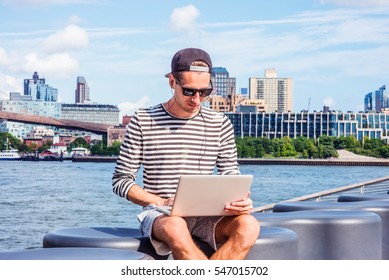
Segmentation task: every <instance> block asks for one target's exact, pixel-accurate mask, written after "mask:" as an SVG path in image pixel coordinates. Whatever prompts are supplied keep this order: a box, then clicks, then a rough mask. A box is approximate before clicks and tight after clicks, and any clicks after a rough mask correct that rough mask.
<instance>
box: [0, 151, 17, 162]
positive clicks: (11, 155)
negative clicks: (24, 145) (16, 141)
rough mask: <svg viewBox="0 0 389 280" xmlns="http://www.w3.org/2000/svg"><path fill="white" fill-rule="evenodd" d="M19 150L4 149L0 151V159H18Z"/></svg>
mask: <svg viewBox="0 0 389 280" xmlns="http://www.w3.org/2000/svg"><path fill="white" fill-rule="evenodd" d="M20 159H21V157H20V154H19V151H18V150H16V149H6V150H2V151H1V152H0V160H20Z"/></svg>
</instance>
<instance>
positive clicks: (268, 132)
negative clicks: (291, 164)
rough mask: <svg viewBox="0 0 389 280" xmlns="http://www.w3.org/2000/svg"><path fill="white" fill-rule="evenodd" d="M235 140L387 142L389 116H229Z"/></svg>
mask: <svg viewBox="0 0 389 280" xmlns="http://www.w3.org/2000/svg"><path fill="white" fill-rule="evenodd" d="M226 116H227V117H228V118H229V119H230V120H231V122H232V124H233V126H234V131H235V136H236V137H245V136H251V137H266V138H282V137H285V136H287V137H289V138H297V137H299V136H304V137H306V138H310V139H317V138H318V137H320V136H322V135H328V136H335V137H341V136H344V137H347V136H349V135H353V136H355V138H356V139H357V140H360V141H361V140H362V139H363V138H373V139H375V138H378V139H382V140H385V141H387V142H388V139H389V114H385V113H382V112H381V113H352V112H347V113H342V112H337V111H330V112H327V113H324V112H313V113H311V112H301V113H290V112H289V113H276V112H275V113H264V112H262V113H261V112H259V113H226Z"/></svg>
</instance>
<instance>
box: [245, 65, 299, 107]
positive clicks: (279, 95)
mask: <svg viewBox="0 0 389 280" xmlns="http://www.w3.org/2000/svg"><path fill="white" fill-rule="evenodd" d="M249 95H250V99H262V100H264V101H265V104H266V112H267V113H272V112H279V113H286V112H291V111H292V110H293V109H292V107H293V105H292V102H293V83H292V78H278V77H277V72H276V70H275V69H266V70H265V76H264V78H256V77H252V78H250V79H249Z"/></svg>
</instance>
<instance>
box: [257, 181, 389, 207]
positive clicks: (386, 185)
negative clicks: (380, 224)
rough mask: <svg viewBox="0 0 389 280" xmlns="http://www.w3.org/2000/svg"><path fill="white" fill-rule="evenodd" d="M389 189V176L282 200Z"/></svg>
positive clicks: (329, 198)
mask: <svg viewBox="0 0 389 280" xmlns="http://www.w3.org/2000/svg"><path fill="white" fill-rule="evenodd" d="M388 190H389V177H383V178H379V179H374V180H370V181H366V182H362V183H357V184H352V185H347V186H343V187H339V188H334V189H329V190H325V191H321V192H316V193H312V194H308V195H304V196H300V197H295V198H291V199H288V200H283V201H280V202H292V201H334V202H335V201H337V199H338V196H339V195H340V194H356V193H368V194H386V193H387V192H388ZM275 204H276V203H272V204H267V205H263V206H260V207H256V208H254V210H253V212H269V211H272V209H273V207H274V205H275Z"/></svg>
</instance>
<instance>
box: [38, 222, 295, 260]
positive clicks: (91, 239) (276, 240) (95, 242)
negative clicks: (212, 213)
mask: <svg viewBox="0 0 389 280" xmlns="http://www.w3.org/2000/svg"><path fill="white" fill-rule="evenodd" d="M195 241H196V243H197V245H198V246H199V247H200V248H201V249H202V250H203V252H204V253H205V254H206V255H207V256H208V257H209V256H211V255H212V253H213V252H214V251H213V249H212V248H211V247H210V246H209V245H208V244H206V243H204V242H202V241H200V240H198V239H195ZM43 247H44V248H54V247H98V248H116V249H127V250H133V251H138V252H142V253H145V254H147V255H150V256H151V257H153V258H154V259H167V258H172V256H160V255H158V254H156V252H155V250H154V248H153V247H152V245H151V242H150V240H149V238H147V237H142V236H141V233H140V231H139V230H138V229H131V228H114V227H85V228H65V229H59V230H55V231H53V232H49V233H47V234H46V235H45V236H44V238H43ZM247 259H274V260H283V259H297V236H296V233H294V232H293V231H291V230H289V229H286V228H278V227H262V228H261V233H260V235H259V238H258V240H257V242H256V244H255V245H254V247H253V248H252V249H251V251H250V253H249V254H248V256H247Z"/></svg>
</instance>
